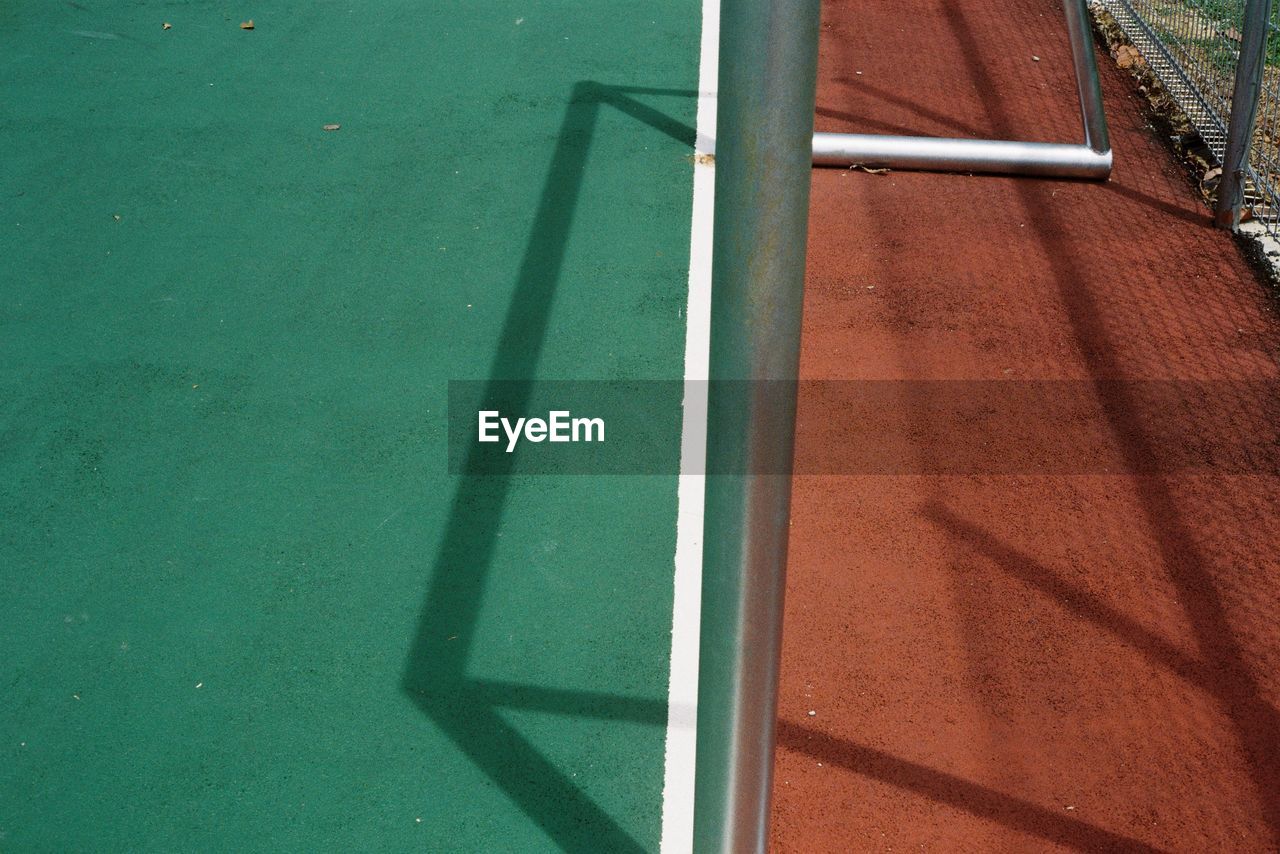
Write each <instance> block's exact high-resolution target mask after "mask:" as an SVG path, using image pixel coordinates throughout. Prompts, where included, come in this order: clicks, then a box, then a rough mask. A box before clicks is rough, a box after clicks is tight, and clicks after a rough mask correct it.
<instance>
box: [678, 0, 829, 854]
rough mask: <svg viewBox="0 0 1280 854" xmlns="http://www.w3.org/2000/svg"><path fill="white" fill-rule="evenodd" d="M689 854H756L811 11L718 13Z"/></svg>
mask: <svg viewBox="0 0 1280 854" xmlns="http://www.w3.org/2000/svg"><path fill="white" fill-rule="evenodd" d="M720 14H721V18H720V26H721V36H720V74H719V104H718V120H717V126H716V203H715V204H716V218H715V233H714V245H713V249H712V291H711V293H712V306H711V364H710V378H711V387H710V390H709V399H708V406H709V410H708V425H707V426H708V446H707V470H708V475H709V476H708V477H707V488H706V510H705V512H706V516H705V523H704V547H703V585H702V632H701V649H700V659H699V676H698V738H697V744H698V747H697V767H696V772H695V774H696V782H695V792H694V850H695V851H697V852H700V854H709V853H710V852H732V854H739V852H764V851H765V849H766V845H767V838H768V837H767V831H768V821H769V799H770V789H771V785H772V776H773V745H774V723H775V721H774V717H775V713H776V708H777V686H778V659H779V654H780V651H781V638H782V594H783V588H784V580H785V569H786V553H787V526H788V519H789V515H790V499H791V477H790V472H791V454H792V445H793V440H794V434H795V405H796V387H795V383H796V378H797V372H798V366H799V355H800V309H801V300H802V295H803V289H804V259H805V241H806V237H807V232H808V216H809V180H810V167H811V159H812V156H813V148H812V140H813V111H814V92H815V86H816V79H817V54H818V20H819V0H723V3H722V5H721V10H720Z"/></svg>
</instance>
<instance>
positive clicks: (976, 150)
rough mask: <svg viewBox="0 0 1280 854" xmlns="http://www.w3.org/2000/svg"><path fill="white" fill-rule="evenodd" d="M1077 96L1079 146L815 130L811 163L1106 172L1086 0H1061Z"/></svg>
mask: <svg viewBox="0 0 1280 854" xmlns="http://www.w3.org/2000/svg"><path fill="white" fill-rule="evenodd" d="M1062 8H1063V11H1064V12H1065V14H1066V19H1067V37H1068V40H1069V41H1070V43H1071V58H1072V64H1073V67H1074V70H1075V77H1076V94H1077V96H1078V97H1079V99H1080V121H1081V124H1082V125H1083V130H1084V144H1083V145H1080V144H1074V145H1073V144H1064V143H1055V142H1014V141H1004V140H994V139H943V138H937V137H927V136H880V135H876V134H851V133H815V134H814V135H813V162H814V163H815V164H816V165H819V166H869V167H873V168H874V167H878V166H884V167H888V168H890V169H926V170H931V171H934V172H987V173H996V174H1003V175H1039V176H1041V177H1050V178H1092V179H1095V180H1105V179H1106V178H1108V177H1109V176H1110V175H1111V142H1110V140H1109V138H1108V135H1107V117H1106V114H1105V113H1104V112H1103V110H1102V88H1101V86H1100V85H1099V83H1098V63H1097V61H1096V59H1095V58H1094V47H1093V34H1092V33H1091V32H1090V29H1089V13H1088V11H1087V10H1086V9H1085V0H1062Z"/></svg>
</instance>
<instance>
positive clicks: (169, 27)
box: [160, 21, 173, 30]
mask: <svg viewBox="0 0 1280 854" xmlns="http://www.w3.org/2000/svg"><path fill="white" fill-rule="evenodd" d="M160 29H162V30H172V29H173V24H171V23H169V22H168V21H165V22H164V23H163V24H161V25H160Z"/></svg>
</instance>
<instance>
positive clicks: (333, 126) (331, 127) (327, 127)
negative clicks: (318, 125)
mask: <svg viewBox="0 0 1280 854" xmlns="http://www.w3.org/2000/svg"><path fill="white" fill-rule="evenodd" d="M341 129H342V125H340V124H337V123H334V124H327V125H325V126H324V130H341Z"/></svg>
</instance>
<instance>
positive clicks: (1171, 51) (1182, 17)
mask: <svg viewBox="0 0 1280 854" xmlns="http://www.w3.org/2000/svg"><path fill="white" fill-rule="evenodd" d="M1092 6H1093V8H1094V9H1095V10H1099V9H1100V10H1102V11H1104V12H1107V13H1108V14H1110V16H1111V17H1112V18H1114V20H1115V22H1116V23H1117V24H1118V25H1119V27H1120V28H1121V30H1123V32H1124V35H1125V36H1126V37H1127V38H1128V39H1129V41H1130V42H1132V43H1133V45H1134V47H1136V48H1137V49H1138V51H1139V52H1140V53H1141V55H1142V59H1143V60H1144V61H1145V62H1146V64H1147V66H1148V67H1149V68H1150V70H1151V73H1152V74H1153V75H1154V76H1155V77H1156V78H1157V79H1158V80H1159V81H1160V83H1161V84H1162V85H1163V87H1164V89H1165V90H1166V91H1167V93H1168V95H1169V96H1170V98H1172V100H1173V101H1174V102H1175V104H1176V106H1177V107H1178V108H1179V109H1180V110H1181V112H1182V113H1184V114H1185V115H1186V117H1187V120H1188V122H1189V124H1190V126H1191V129H1192V130H1194V132H1195V133H1197V134H1198V135H1199V136H1200V138H1201V139H1202V140H1203V142H1204V145H1205V147H1207V148H1208V150H1209V152H1210V153H1211V156H1212V158H1213V159H1214V160H1215V161H1216V164H1218V165H1221V164H1222V163H1223V158H1224V152H1225V149H1226V147H1227V137H1228V131H1229V124H1230V116H1231V112H1232V103H1231V100H1232V92H1233V90H1234V88H1235V76H1236V66H1237V64H1239V62H1240V58H1241V45H1242V42H1243V40H1244V29H1245V6H1246V2H1245V0H1094V2H1093V3H1092ZM1277 8H1280V7H1274V8H1273V9H1272V10H1271V16H1270V20H1269V21H1268V22H1267V26H1266V29H1267V34H1268V38H1267V40H1266V42H1265V52H1264V54H1263V57H1262V65H1263V69H1262V85H1261V89H1260V94H1259V101H1258V106H1257V119H1256V123H1255V125H1254V130H1253V135H1252V140H1251V143H1250V145H1249V152H1248V156H1247V157H1246V159H1245V163H1244V164H1243V171H1244V176H1243V177H1244V207H1245V209H1246V210H1247V211H1248V213H1249V214H1251V215H1252V218H1253V219H1254V220H1255V221H1256V222H1258V223H1260V224H1262V225H1264V226H1265V227H1266V230H1267V231H1269V232H1270V233H1271V234H1272V235H1275V236H1280V38H1277V35H1278V33H1277V31H1278V30H1280V26H1278V23H1280V22H1278V21H1277V17H1276V15H1277ZM1222 177H1223V178H1224V179H1225V178H1226V177H1227V176H1222Z"/></svg>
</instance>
